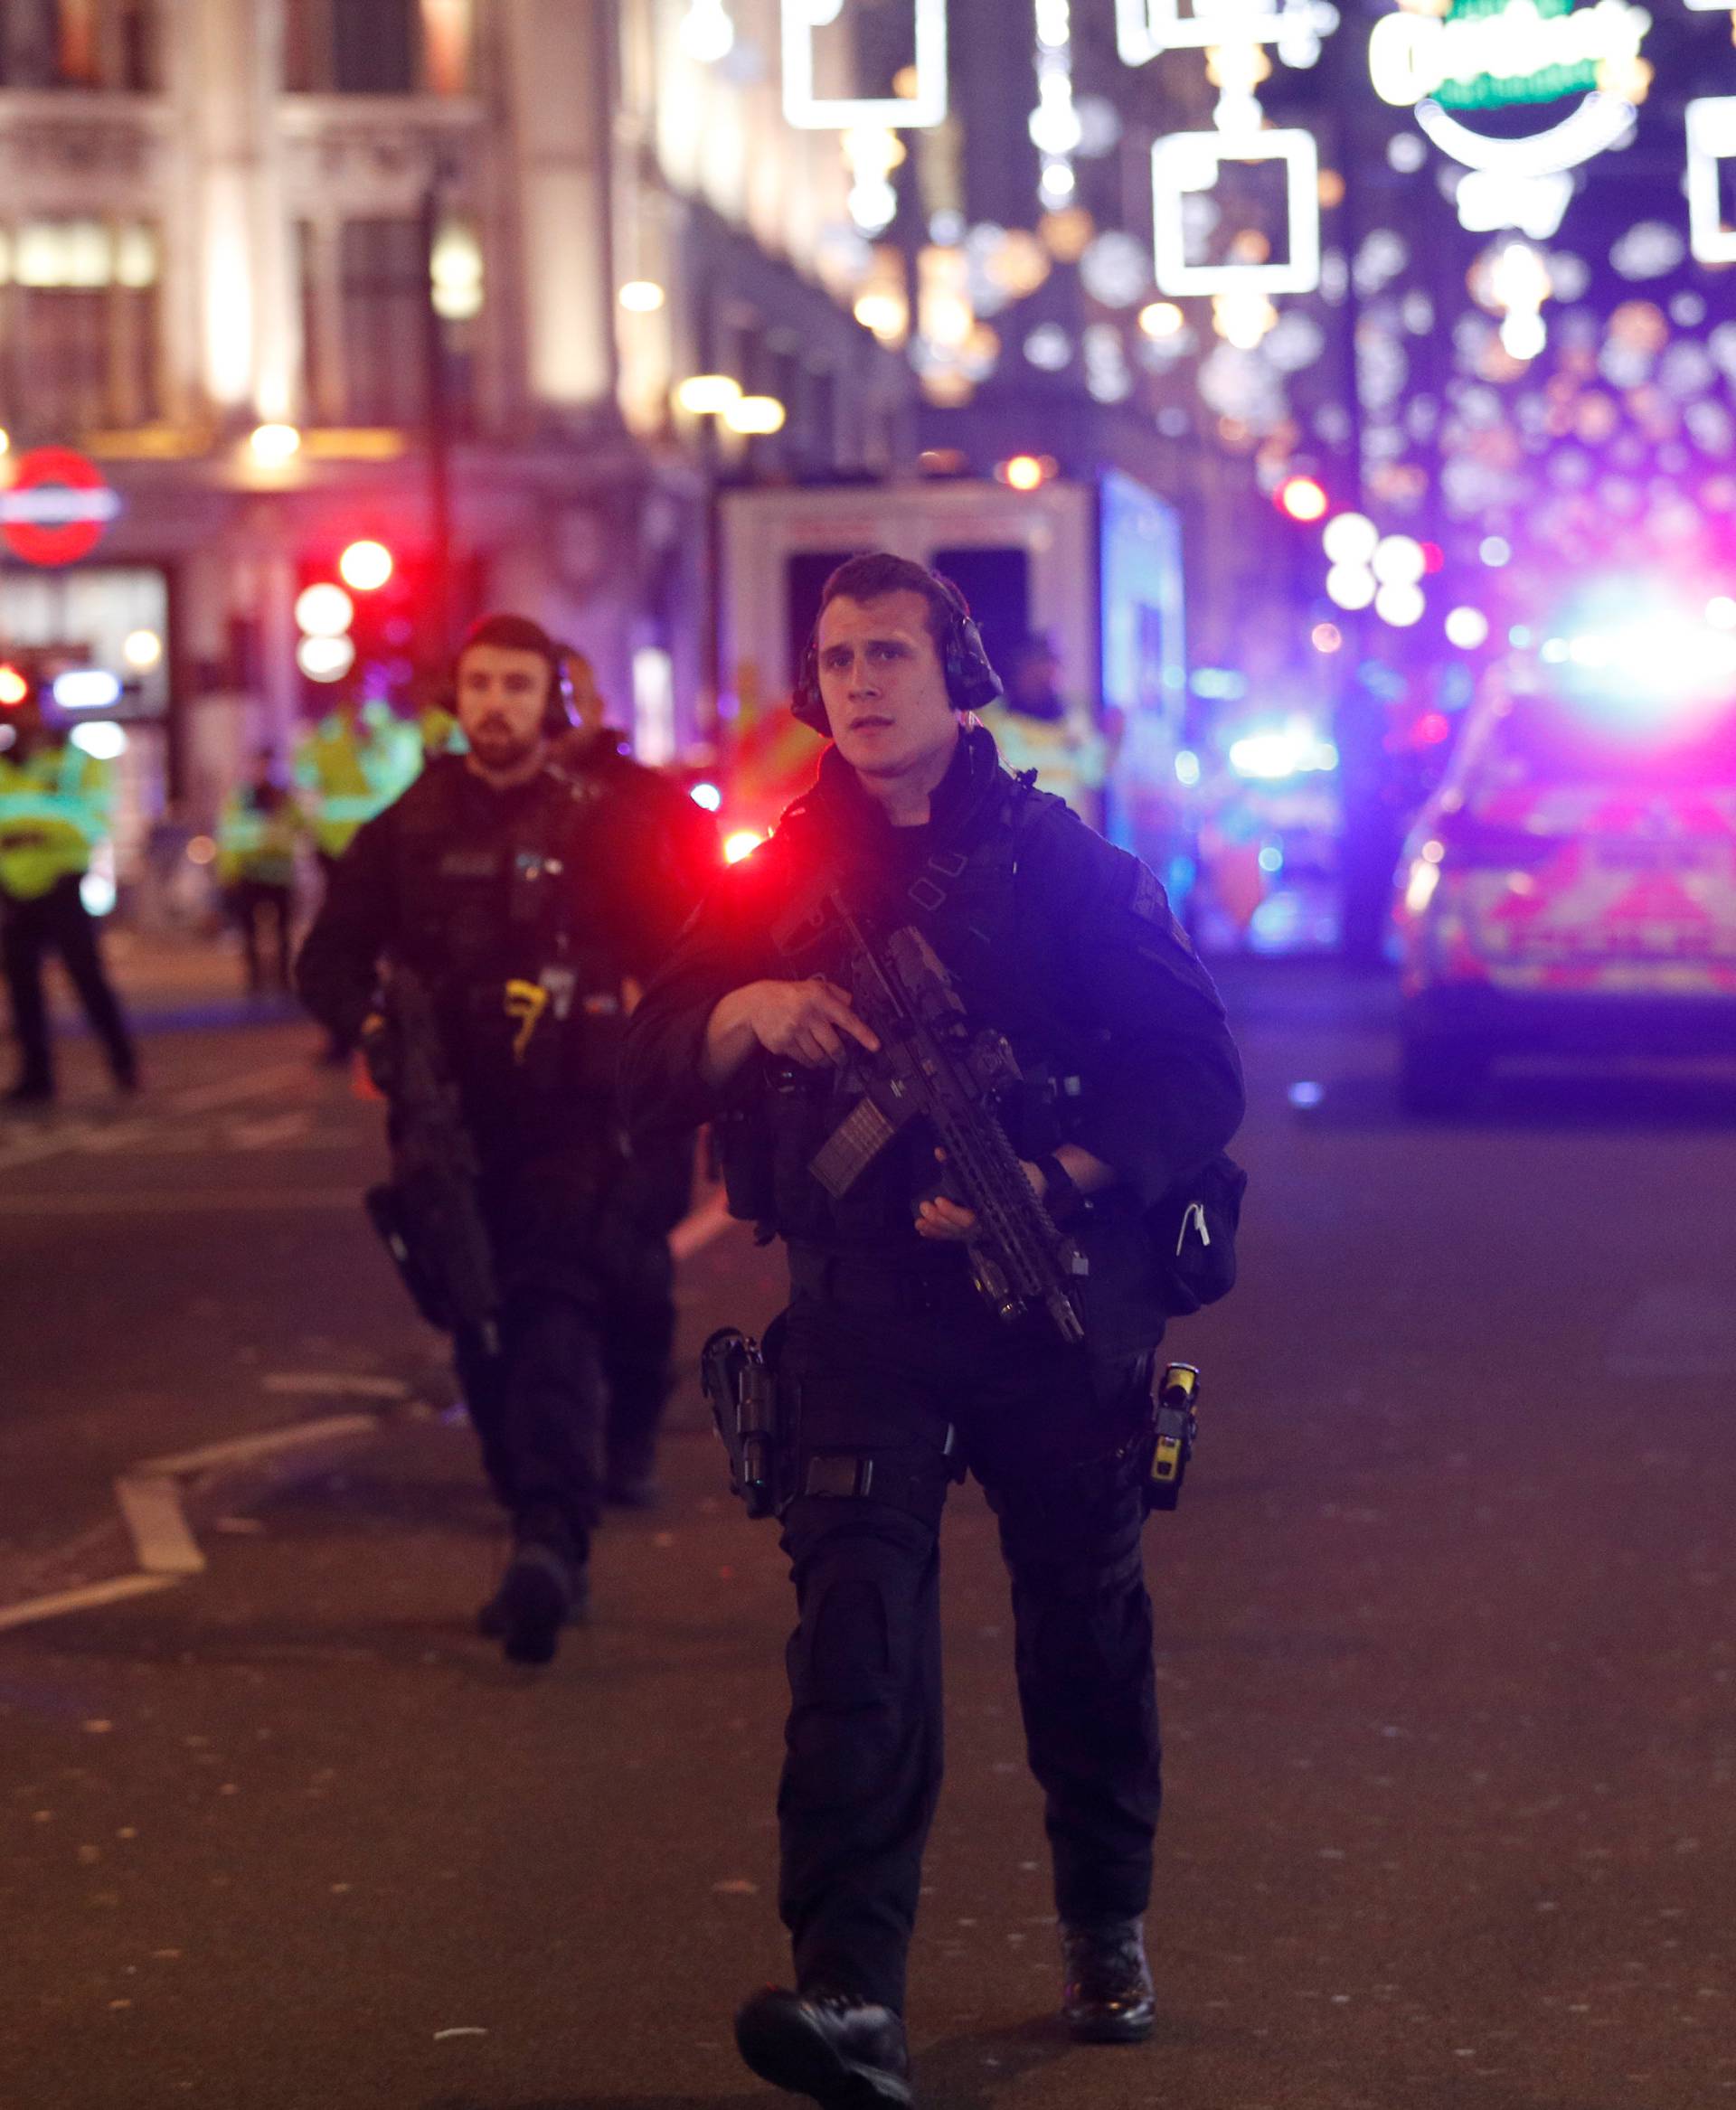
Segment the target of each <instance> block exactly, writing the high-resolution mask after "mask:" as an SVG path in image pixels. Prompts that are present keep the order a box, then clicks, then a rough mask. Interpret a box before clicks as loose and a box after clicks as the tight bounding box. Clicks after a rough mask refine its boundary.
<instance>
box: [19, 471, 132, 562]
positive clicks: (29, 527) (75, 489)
mask: <svg viewBox="0 0 1736 2110" xmlns="http://www.w3.org/2000/svg"><path fill="white" fill-rule="evenodd" d="M119 511H120V498H119V495H118V493H117V492H115V491H114V490H113V489H112V488H111V487H110V485H109V482H108V479H107V478H106V477H105V476H103V473H102V471H101V470H100V469H99V467H98V466H97V465H96V464H95V462H93V461H90V460H89V459H88V458H87V457H85V456H83V455H81V454H75V453H74V452H73V451H72V449H71V447H33V448H32V449H31V450H30V452H29V453H28V454H24V455H21V456H20V457H19V458H18V463H17V466H16V467H15V468H14V470H13V474H12V480H11V482H10V483H9V484H8V485H6V486H5V489H4V490H0V542H5V546H6V548H7V549H8V550H10V551H12V553H13V555H14V557H22V558H23V559H24V562H25V563H26V564H76V563H77V562H78V560H79V559H80V557H88V556H89V555H90V552H91V551H92V550H94V549H95V548H96V546H97V544H98V543H99V542H100V541H101V540H102V537H103V532H104V530H105V529H106V528H107V527H108V525H109V522H110V521H112V520H113V519H114V518H115V516H116V514H117V513H119Z"/></svg>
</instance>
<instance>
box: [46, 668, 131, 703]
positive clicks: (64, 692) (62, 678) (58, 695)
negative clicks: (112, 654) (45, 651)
mask: <svg viewBox="0 0 1736 2110" xmlns="http://www.w3.org/2000/svg"><path fill="white" fill-rule="evenodd" d="M54 701H55V702H57V703H58V704H59V705H60V707H61V710H62V711H112V710H113V709H114V707H115V705H116V704H117V703H118V702H120V682H119V680H118V677H117V676H116V675H114V674H110V673H109V670H108V668H107V667H100V666H80V667H69V668H68V670H67V671H66V673H65V674H56V675H55V677H54Z"/></svg>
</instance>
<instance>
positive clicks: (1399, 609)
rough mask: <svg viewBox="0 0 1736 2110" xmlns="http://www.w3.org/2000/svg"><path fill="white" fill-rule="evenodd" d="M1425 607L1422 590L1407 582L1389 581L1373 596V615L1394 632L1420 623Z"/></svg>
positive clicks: (1399, 580)
mask: <svg viewBox="0 0 1736 2110" xmlns="http://www.w3.org/2000/svg"><path fill="white" fill-rule="evenodd" d="M1427 605H1428V604H1427V603H1426V602H1425V601H1424V599H1423V598H1422V589H1421V588H1420V586H1416V585H1413V584H1411V582H1410V581H1409V580H1401V579H1389V580H1388V581H1387V582H1386V584H1385V585H1383V586H1382V588H1381V589H1380V590H1379V592H1378V593H1376V595H1375V596H1374V613H1375V614H1376V615H1377V616H1378V617H1380V618H1381V620H1382V622H1383V623H1390V624H1392V627H1393V628H1394V629H1395V630H1408V629H1410V628H1411V626H1412V624H1415V623H1420V622H1421V620H1422V618H1423V613H1424V610H1425V608H1427Z"/></svg>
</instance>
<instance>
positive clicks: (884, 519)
mask: <svg viewBox="0 0 1736 2110" xmlns="http://www.w3.org/2000/svg"><path fill="white" fill-rule="evenodd" d="M1019 482H1021V483H1022V482H1024V478H1020V479H1019ZM720 520H721V545H722V548H721V555H722V567H721V570H722V579H721V583H722V592H721V595H720V606H719V668H720V688H721V692H722V712H721V717H722V727H721V740H720V747H721V749H722V753H721V758H720V760H721V767H720V772H719V774H720V775H721V777H722V779H723V783H722V799H723V807H722V814H721V815H720V819H721V821H722V829H723V837H724V841H725V843H726V844H729V845H745V846H747V847H751V845H752V843H754V842H755V841H757V840H759V839H760V836H762V835H763V834H765V833H766V831H767V830H769V828H770V827H771V826H772V825H773V824H774V823H775V822H776V820H777V818H778V815H779V814H780V813H781V812H782V811H783V809H784V807H785V806H786V805H788V803H789V801H790V800H791V799H792V798H794V797H795V796H797V793H799V792H800V791H802V790H803V789H805V788H806V787H807V784H808V783H809V781H810V780H811V778H812V777H813V773H814V766H815V763H816V760H817V759H818V756H819V752H820V749H819V742H818V740H817V739H816V736H815V735H814V734H813V733H811V732H808V731H807V730H805V729H804V728H803V727H801V726H799V725H797V723H796V721H795V720H794V719H793V718H792V717H791V716H790V714H789V711H788V702H789V696H790V692H791V690H792V689H793V687H794V685H795V682H796V677H797V673H798V671H799V668H800V664H801V658H802V655H803V653H804V651H805V650H806V648H807V642H808V638H809V636H811V634H812V632H813V628H814V624H815V619H816V615H817V613H818V609H819V602H820V593H821V589H823V587H824V586H825V583H826V579H827V577H828V576H829V575H830V574H831V573H832V572H833V571H834V570H835V569H836V568H837V566H838V565H840V564H842V563H843V562H844V560H845V559H846V558H848V557H852V556H854V555H856V554H858V553H859V552H861V551H864V550H889V551H892V552H893V553H894V554H896V555H898V556H901V557H910V558H912V559H914V560H916V561H917V562H918V563H920V564H926V565H929V566H930V567H931V568H932V569H933V570H937V571H940V572H943V573H945V575H946V576H947V577H948V579H952V580H953V581H954V582H955V583H956V584H957V585H958V587H959V588H960V589H962V590H963V592H964V595H965V598H966V599H967V601H968V602H969V603H970V607H971V611H972V613H973V615H974V616H975V617H976V618H977V623H978V626H980V628H981V630H982V633H983V641H984V644H985V645H986V649H987V652H988V656H989V658H990V660H991V661H993V662H994V663H995V665H996V666H997V667H1004V666H1005V664H1007V660H1008V658H1009V656H1010V655H1011V652H1012V649H1013V648H1014V646H1015V645H1018V644H1019V643H1020V642H1021V641H1023V640H1024V639H1027V638H1032V637H1034V636H1043V637H1046V638H1047V639H1048V640H1049V642H1050V643H1051V644H1052V646H1053V648H1054V652H1055V655H1056V658H1057V660H1058V661H1059V664H1060V670H1061V679H1060V686H1061V693H1062V695H1063V697H1064V698H1065V699H1066V701H1067V702H1068V703H1069V704H1070V705H1071V706H1072V707H1074V708H1076V709H1079V710H1080V711H1082V712H1084V713H1085V714H1087V715H1088V716H1089V718H1090V720H1091V721H1093V722H1094V723H1097V724H1099V725H1101V726H1102V727H1103V728H1104V730H1106V732H1107V733H1108V734H1109V742H1110V746H1111V749H1113V751H1114V754H1115V761H1114V770H1113V777H1112V785H1113V790H1112V794H1111V796H1110V797H1109V803H1108V808H1107V811H1106V812H1105V813H1104V814H1103V815H1101V818H1102V820H1103V822H1104V824H1105V828H1106V832H1107V833H1108V834H1109V835H1110V836H1111V837H1112V839H1114V840H1115V841H1118V842H1119V843H1123V844H1125V845H1126V846H1127V847H1129V848H1132V849H1135V850H1137V851H1138V852H1139V853H1140V854H1141V855H1142V856H1144V857H1145V858H1146V862H1149V863H1151V864H1152V865H1153V866H1154V868H1155V869H1156V871H1159V872H1160V873H1165V874H1166V873H1167V872H1168V871H1170V869H1171V868H1172V867H1173V866H1174V864H1175V862H1176V859H1177V855H1178V852H1179V851H1180V848H1181V846H1182V844H1183V843H1184V815H1183V814H1182V811H1181V793H1180V787H1179V785H1178V781H1177V777H1176V773H1175V758H1176V754H1177V752H1178V750H1179V749H1180V746H1181V732H1182V717H1183V710H1184V703H1185V700H1186V664H1185V658H1184V638H1183V593H1182V555H1181V547H1182V544H1181V523H1180V519H1179V516H1178V514H1177V513H1176V512H1175V508H1174V507H1173V506H1172V505H1170V504H1168V503H1167V502H1165V500H1164V499H1161V498H1159V497H1158V496H1156V495H1155V494H1154V493H1153V492H1151V491H1149V490H1147V489H1146V487H1145V485H1142V484H1139V483H1137V482H1136V481H1135V480H1134V479H1133V478H1132V477H1130V476H1126V475H1124V474H1122V473H1121V472H1119V471H1118V470H1109V471H1106V472H1105V473H1104V474H1103V475H1102V476H1099V477H1098V478H1097V479H1096V480H1095V481H1093V482H1090V483H1086V482H1073V481H1069V480H1065V479H1060V478H1056V477H1052V476H1049V475H1048V474H1047V473H1046V471H1043V472H1042V473H1040V474H1039V476H1038V478H1037V480H1036V481H1035V482H1034V483H1033V485H1031V487H1029V488H1020V487H1018V485H1017V484H1015V483H1011V482H1004V481H1001V480H999V479H998V478H988V477H983V478H962V477H961V478H956V479H954V478H948V479H935V478H929V479H925V480H921V481H917V482H911V483H909V484H893V485H845V486H842V487H834V486H826V487H821V488H801V489H783V490H757V491H736V492H728V493H725V494H724V495H723V496H722V499H721V500H720ZM997 711H998V707H996V710H995V711H990V712H989V713H988V715H987V719H986V722H990V723H991V724H992V722H993V720H994V718H995V715H996V714H997ZM1088 817H1089V818H1091V819H1093V820H1096V819H1098V818H1099V815H1096V814H1091V815H1088Z"/></svg>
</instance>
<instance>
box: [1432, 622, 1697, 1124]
mask: <svg viewBox="0 0 1736 2110" xmlns="http://www.w3.org/2000/svg"><path fill="white" fill-rule="evenodd" d="M1396 918H1397V928H1398V935H1399V943H1400V948H1401V991H1402V1013H1401V1020H1402V1024H1401V1070H1400V1081H1401V1095H1402V1097H1403V1098H1404V1101H1405V1103H1406V1104H1407V1106H1408V1107H1410V1108H1411V1110H1413V1111H1417V1112H1446V1111H1452V1110H1455V1109H1457V1108H1458V1107H1462V1106H1463V1105H1464V1104H1465V1103H1466V1102H1467V1100H1468V1098H1469V1097H1470V1096H1471V1095H1472V1093H1473V1092H1474V1090H1475V1089H1476V1088H1477V1085H1478V1084H1479V1083H1480V1081H1481V1080H1482V1079H1483V1077H1484V1075H1485V1074H1486V1071H1487V1069H1488V1068H1489V1066H1490V1064H1491V1063H1492V1061H1494V1060H1495V1058H1497V1057H1499V1056H1501V1055H1504V1054H1513V1053H1517V1052H1538V1051H1545V1052H1552V1053H1572V1054H1586V1053H1591V1054H1604V1055H1615V1054H1628V1055H1633V1054H1648V1055H1656V1054H1664V1055H1693V1054H1722V1055H1731V1054H1736V601H1731V600H1728V599H1726V598H1722V597H1713V598H1712V600H1711V601H1710V602H1709V603H1708V604H1707V615H1706V616H1705V617H1704V618H1701V617H1699V616H1698V614H1697V611H1696V612H1694V613H1693V614H1687V613H1683V612H1681V611H1676V612H1674V613H1672V614H1671V615H1669V616H1667V617H1665V616H1654V617H1649V618H1642V619H1635V620H1628V621H1619V620H1618V621H1614V622H1609V621H1606V622H1605V623H1604V624H1602V625H1601V626H1596V627H1591V628H1588V629H1581V630H1578V631H1575V632H1573V633H1571V634H1567V635H1561V636H1546V637H1544V638H1543V640H1542V641H1541V644H1540V645H1539V646H1538V647H1537V648H1536V649H1534V650H1533V651H1532V652H1531V653H1529V654H1527V655H1525V656H1524V657H1522V658H1517V659H1515V660H1514V661H1512V662H1510V663H1508V664H1506V665H1505V666H1504V667H1502V668H1500V669H1499V670H1497V671H1496V673H1495V674H1494V675H1493V676H1492V677H1491V679H1490V682H1489V683H1488V685H1487V688H1486V692H1485V694H1484V695H1483V696H1482V697H1481V698H1480V699H1479V700H1478V702H1477V703H1476V704H1475V705H1474V706H1473V710H1472V714H1471V719H1470V722H1469V723H1468V724H1467V727H1466V730H1465V733H1464V735H1463V737H1462V739H1461V742H1460V745H1459V747H1458V751H1457V753H1456V755H1455V757H1454V758H1453V761H1452V763H1451V764H1450V765H1449V767H1448V772H1447V774H1446V776H1445V777H1444V778H1443V780H1442V782H1441V784H1440V786H1439V789H1438V790H1437V791H1436V793H1435V795H1434V796H1433V797H1432V798H1431V799H1430V800H1429V803H1428V804H1427V805H1425V806H1424V808H1423V809H1422V812H1421V814H1420V816H1419V818H1418V820H1417V823H1416V825H1415V827H1414V828H1413V829H1412V831H1411V835H1410V837H1409V839H1408V841H1407V843H1406V844H1405V849H1404V854H1403V858H1402V861H1401V865H1400V869H1399V874H1398V900H1397V908H1396Z"/></svg>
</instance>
